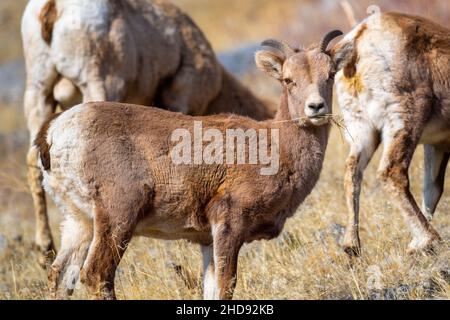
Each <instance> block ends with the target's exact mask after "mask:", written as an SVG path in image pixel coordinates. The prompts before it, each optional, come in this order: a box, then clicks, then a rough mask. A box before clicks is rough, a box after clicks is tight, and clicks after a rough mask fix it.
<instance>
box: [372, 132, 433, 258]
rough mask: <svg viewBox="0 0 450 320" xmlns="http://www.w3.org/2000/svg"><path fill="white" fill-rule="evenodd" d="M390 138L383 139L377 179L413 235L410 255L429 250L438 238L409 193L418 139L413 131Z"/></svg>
mask: <svg viewBox="0 0 450 320" xmlns="http://www.w3.org/2000/svg"><path fill="white" fill-rule="evenodd" d="M389 136H390V137H392V138H388V136H387V135H386V139H385V148H384V152H383V156H382V160H381V164H380V169H379V173H378V176H379V178H380V180H382V181H383V182H384V185H385V187H386V190H387V191H388V192H389V194H390V195H391V196H392V199H393V200H394V201H395V203H396V204H397V205H398V207H399V209H400V210H401V212H402V213H403V216H404V218H405V220H406V222H407V223H408V225H409V227H410V229H411V231H412V234H413V240H412V241H411V243H410V244H409V248H408V251H409V252H410V253H411V252H415V251H422V250H428V249H431V248H432V245H433V244H434V242H436V241H439V240H440V239H441V238H440V236H439V234H438V233H437V231H436V230H435V229H434V228H433V227H432V226H431V224H430V223H429V222H428V220H427V218H426V217H425V216H424V215H423V213H422V212H421V210H420V208H419V206H418V205H417V203H416V201H415V199H414V197H413V195H412V193H411V191H410V182H409V177H408V169H409V166H410V164H411V160H412V157H413V154H414V151H415V148H416V146H417V142H418V136H420V135H419V134H415V133H414V131H413V130H407V129H403V130H401V131H400V132H397V133H394V134H391V135H389Z"/></svg>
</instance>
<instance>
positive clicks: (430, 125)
mask: <svg viewBox="0 0 450 320" xmlns="http://www.w3.org/2000/svg"><path fill="white" fill-rule="evenodd" d="M333 55H334V57H335V62H336V63H337V64H338V67H339V68H341V67H343V70H342V71H340V72H339V73H338V74H337V76H336V92H337V96H338V100H339V104H340V107H341V110H342V113H343V116H344V121H345V123H346V125H347V127H348V132H349V135H348V142H349V143H350V146H351V151H350V155H349V157H348V160H347V169H346V175H345V192H346V197H347V206H348V210H349V216H348V224H347V232H346V235H345V239H344V243H343V244H344V247H345V250H346V251H347V253H349V254H350V255H358V254H359V253H360V249H361V247H360V239H359V197H360V191H361V182H362V179H363V172H364V170H365V168H366V167H367V165H368V163H369V162H370V160H371V158H372V156H373V154H374V153H375V151H376V150H377V148H378V146H379V145H380V143H382V144H383V146H384V151H383V155H382V159H381V163H380V167H379V179H380V180H381V181H382V182H383V184H384V185H385V187H386V190H387V191H388V192H389V194H390V195H391V196H392V200H394V201H395V202H396V204H397V205H398V207H399V208H400V210H401V211H402V213H403V215H404V217H405V219H406V221H407V222H408V224H409V226H410V228H411V231H412V234H413V240H412V242H411V243H410V245H409V249H408V250H409V251H417V250H423V249H427V248H430V246H432V244H433V243H434V242H436V241H438V240H439V239H440V237H439V235H438V233H437V232H436V231H435V229H433V227H432V226H431V225H430V223H429V221H428V220H431V218H432V216H433V214H434V211H435V209H436V205H437V203H438V201H439V199H440V197H441V195H442V191H443V185H444V176H445V170H446V167H447V163H448V160H449V155H450V30H449V29H446V28H444V27H442V26H440V25H438V24H437V23H434V22H431V21H428V20H426V19H424V18H421V17H416V16H409V15H404V14H399V13H382V14H375V15H372V16H371V17H369V18H367V19H366V20H365V21H363V22H361V23H360V24H359V25H357V26H356V27H355V28H354V30H353V31H352V32H350V33H349V34H348V35H347V36H346V37H345V38H344V39H343V40H341V41H340V43H338V44H337V45H336V46H335V47H334V49H333ZM419 143H423V144H425V181H424V196H423V206H422V211H423V213H425V215H426V216H425V215H424V214H423V213H422V211H421V210H420V208H419V206H418V205H417V203H416V201H415V200H414V197H413V195H412V194H411V191H410V185H409V177H408V169H409V166H410V163H411V159H412V157H413V154H414V151H415V150H416V147H417V145H418V144H419ZM427 218H428V220H427Z"/></svg>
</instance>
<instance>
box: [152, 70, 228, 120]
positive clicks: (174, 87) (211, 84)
mask: <svg viewBox="0 0 450 320" xmlns="http://www.w3.org/2000/svg"><path fill="white" fill-rule="evenodd" d="M198 72H199V71H198V70H196V69H194V68H193V67H191V66H190V65H189V64H186V65H185V66H183V67H182V68H181V69H180V70H179V71H178V72H177V74H176V75H175V77H174V78H173V79H172V81H171V83H170V84H169V85H167V86H166V87H164V88H163V91H162V92H161V93H157V94H158V95H159V96H160V97H161V101H160V103H162V107H167V108H168V109H169V110H172V111H175V112H182V113H184V114H190V115H203V114H204V113H205V111H206V108H207V106H208V104H209V103H210V102H211V101H212V100H213V98H215V96H216V95H217V94H218V92H219V89H220V82H219V81H217V79H215V78H212V75H211V76H209V73H208V72H207V71H206V70H205V71H204V73H202V76H201V77H199V76H198V74H199V73H198ZM199 88H202V89H201V92H199Z"/></svg>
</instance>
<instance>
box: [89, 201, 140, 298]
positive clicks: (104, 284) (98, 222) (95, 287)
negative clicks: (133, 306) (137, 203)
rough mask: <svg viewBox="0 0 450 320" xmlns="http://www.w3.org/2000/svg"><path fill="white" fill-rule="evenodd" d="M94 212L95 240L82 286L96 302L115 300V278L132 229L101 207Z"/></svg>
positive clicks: (91, 246) (91, 247)
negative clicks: (84, 286)
mask: <svg viewBox="0 0 450 320" xmlns="http://www.w3.org/2000/svg"><path fill="white" fill-rule="evenodd" d="M94 212H95V217H94V237H93V240H92V242H91V245H90V247H89V252H88V255H87V258H86V261H85V262H84V265H83V268H82V270H81V282H82V283H83V284H85V285H86V286H87V288H88V290H89V291H90V293H91V295H92V296H93V297H94V298H96V299H105V300H115V299H116V294H115V291H114V277H115V273H116V269H117V266H118V265H119V263H120V260H121V259H122V256H123V254H124V253H125V250H126V248H127V246H128V243H129V241H130V240H131V236H132V232H131V227H130V226H128V225H124V224H121V223H120V222H117V221H115V220H114V219H111V215H110V214H109V213H108V212H107V211H106V210H105V209H103V208H101V207H100V206H96V208H95V210H94ZM118 216H121V215H118Z"/></svg>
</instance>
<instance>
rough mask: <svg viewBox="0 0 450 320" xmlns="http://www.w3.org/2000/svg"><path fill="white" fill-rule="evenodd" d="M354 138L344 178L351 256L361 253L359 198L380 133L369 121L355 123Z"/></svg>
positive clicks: (347, 242) (345, 244)
mask: <svg viewBox="0 0 450 320" xmlns="http://www.w3.org/2000/svg"><path fill="white" fill-rule="evenodd" d="M352 128H354V136H355V137H358V138H354V139H353V140H351V150H350V155H349V156H348V158H347V164H346V172H345V179H344V188H345V196H346V202H347V210H348V217H347V225H346V232H345V235H344V240H343V243H342V245H343V247H344V250H345V252H346V253H347V254H348V255H349V256H350V257H353V256H359V255H360V254H361V242H360V238H359V199H360V194H361V183H362V179H363V173H364V170H365V169H366V168H367V165H368V164H369V162H370V160H371V159H372V157H373V154H374V152H375V151H376V149H377V148H378V145H379V138H378V133H377V132H376V131H375V130H374V129H372V127H371V126H370V124H369V123H366V124H362V123H361V124H360V125H359V126H355V125H353V126H352Z"/></svg>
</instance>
